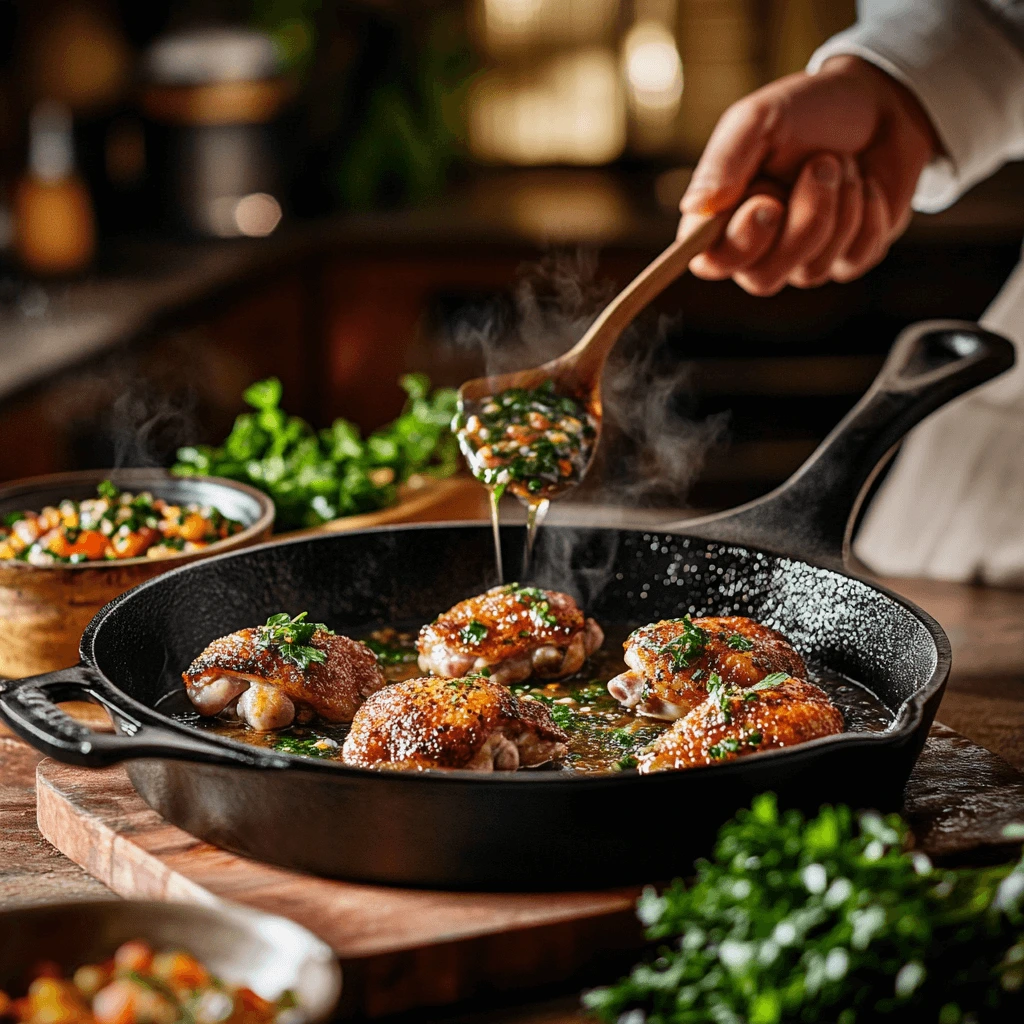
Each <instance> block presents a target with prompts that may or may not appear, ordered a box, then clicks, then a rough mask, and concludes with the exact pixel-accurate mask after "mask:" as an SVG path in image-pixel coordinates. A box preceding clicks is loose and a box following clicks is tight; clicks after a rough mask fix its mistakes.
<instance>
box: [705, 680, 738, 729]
mask: <svg viewBox="0 0 1024 1024" xmlns="http://www.w3.org/2000/svg"><path fill="white" fill-rule="evenodd" d="M735 695H736V687H735V686H730V685H728V684H727V683H723V682H722V677H721V676H720V675H719V674H718V673H717V672H712V673H711V674H710V675H709V676H708V698H709V699H710V701H711V702H712V703H713V704H714V705H715V707H717V708H718V711H719V714H720V715H721V718H722V721H723V722H725V724H726V725H728V724H729V723H730V722H731V721H732V698H733V697H734V696H735Z"/></svg>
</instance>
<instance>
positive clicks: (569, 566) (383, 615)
mask: <svg viewBox="0 0 1024 1024" xmlns="http://www.w3.org/2000/svg"><path fill="white" fill-rule="evenodd" d="M502 539H503V549H504V555H505V564H506V565H519V564H520V559H521V552H522V543H523V532H522V530H521V529H519V528H506V529H504V530H503V538H502ZM495 582H496V576H495V568H494V551H493V546H492V540H491V534H490V530H489V528H487V527H484V526H478V525H469V526H441V527H431V526H426V527H419V528H417V527H412V528H407V529H402V530H385V531H380V532H375V531H370V532H364V533H361V534H358V535H344V534H342V535H337V536H332V537H324V538H317V539H314V540H308V539H307V540H302V541H295V542H290V543H284V544H272V545H267V546H263V547H260V548H254V549H249V550H247V551H243V552H239V553H235V554H230V555H226V556H222V557H220V558H215V559H210V560H206V561H204V562H202V563H199V564H197V565H194V566H191V567H189V568H188V570H187V572H186V571H175V572H171V573H169V574H167V575H166V576H164V577H161V578H160V579H159V580H156V581H154V582H152V583H150V584H146V585H143V586H142V587H140V588H138V589H137V590H135V591H133V592H131V593H130V594H129V595H127V596H125V597H123V598H121V599H119V600H118V601H117V602H115V603H114V604H113V605H111V606H110V607H109V608H108V610H107V611H106V612H105V613H102V614H101V615H100V616H99V617H98V619H97V622H96V623H95V624H94V625H93V626H92V627H90V630H89V632H87V634H86V638H85V640H84V641H83V649H84V650H85V652H86V653H87V654H88V653H89V650H90V649H91V651H92V654H93V656H94V657H95V660H96V663H97V665H98V667H99V668H100V669H101V670H102V671H103V672H104V674H105V675H106V676H107V678H108V679H110V681H111V682H113V683H114V684H115V685H116V686H117V687H118V688H120V689H121V690H122V691H124V692H125V693H127V694H128V695H130V696H131V697H133V698H135V699H136V700H138V701H140V702H141V703H143V704H145V705H147V706H149V707H153V706H154V705H155V704H156V703H157V702H158V701H159V700H160V699H161V698H162V697H164V696H165V695H166V694H167V693H168V692H169V691H170V690H171V689H173V688H177V687H180V686H181V682H180V679H181V676H180V673H181V672H182V670H183V669H184V668H185V667H186V666H187V665H188V664H189V663H190V662H191V660H192V659H193V658H194V657H195V656H196V654H197V653H198V652H199V651H200V650H202V648H203V647H204V646H205V645H206V644H207V643H209V642H210V641H211V640H213V639H214V638H215V637H218V636H221V635H223V634H225V633H229V632H232V631H234V630H236V629H240V628H243V627H246V626H251V625H253V624H255V623H258V622H262V621H263V620H264V619H265V618H266V617H267V616H268V615H270V614H272V613H274V612H278V611H289V612H291V613H295V612H298V611H308V612H309V614H310V618H311V619H313V620H322V621H324V622H327V623H328V624H329V625H331V626H332V627H333V628H335V629H338V630H340V631H351V632H352V633H355V634H358V633H359V632H360V631H365V629H366V628H367V627H373V626H377V625H380V624H386V623H394V622H400V623H422V622H426V621H429V620H430V619H432V618H433V617H434V616H435V615H437V614H438V613H439V612H441V611H443V610H445V609H446V608H448V607H450V606H451V605H452V604H454V603H455V602H456V601H458V600H461V599H462V598H464V597H467V596H469V595H472V594H475V593H478V592H480V591H481V590H482V589H484V588H486V587H487V586H491V585H493V584H494V583H495ZM520 582H530V583H534V584H538V585H542V586H548V587H554V588H558V589H561V590H566V591H569V592H571V593H572V594H573V595H574V596H575V597H576V598H577V599H578V600H579V601H581V602H582V604H583V607H584V608H585V609H586V610H587V612H588V614H591V615H593V616H595V617H596V618H597V619H598V620H599V621H605V622H610V623H616V624H619V625H627V626H637V625H641V624H643V623H646V622H650V621H654V620H656V619H659V618H665V617H670V616H678V615H683V614H685V613H687V612H690V613H692V614H694V615H707V614H713V615H723V614H737V615H749V616H752V617H754V618H756V619H759V620H761V621H762V622H765V623H766V624H768V625H771V626H774V627H776V628H778V629H781V630H782V631H783V632H784V633H785V634H786V635H787V636H789V637H790V639H791V640H792V641H793V642H794V643H795V645H796V647H797V648H798V650H800V652H801V653H802V654H803V655H804V656H805V658H807V659H808V660H809V661H810V662H812V663H814V664H815V665H818V666H820V667H822V668H826V669H828V670H830V671H832V672H836V673H839V674H842V675H845V676H847V677H849V678H852V679H854V680H856V681H858V682H859V683H861V684H863V685H865V686H867V687H868V688H869V689H870V690H872V691H873V692H874V693H875V694H876V696H878V697H879V698H880V699H881V701H882V702H883V703H884V704H885V705H886V707H888V709H889V710H890V711H891V712H892V713H893V714H897V713H899V711H900V709H901V708H902V707H903V705H904V702H905V701H906V700H907V699H908V698H909V697H911V696H912V695H913V694H915V692H917V691H919V690H921V688H922V686H923V685H924V684H925V683H926V682H927V681H928V680H930V679H931V678H932V676H933V675H934V674H935V671H936V666H937V664H938V657H939V648H938V646H937V636H938V637H941V633H940V632H939V631H938V630H937V627H934V625H933V624H931V623H930V622H929V621H928V620H927V619H925V618H923V617H921V616H920V615H919V614H917V613H915V612H914V611H911V610H910V609H909V608H908V607H907V606H905V605H903V604H902V603H901V602H899V601H898V600H896V599H895V598H893V597H891V596H889V595H887V594H885V593H884V592H881V591H879V590H877V589H875V588H873V587H871V586H869V585H867V584H865V583H863V582H861V581H859V580H856V579H852V578H849V577H846V576H843V575H841V574H839V573H836V572H832V571H830V570H826V569H819V568H815V567H813V566H810V565H807V564H806V563H803V562H799V561H795V560H791V559H789V558H785V557H780V556H776V555H772V554H768V553H765V552H760V551H751V550H747V549H744V548H739V547H733V546H726V545H722V544H718V543H715V542H707V541H703V540H700V539H697V538H691V537H687V536H683V535H677V534H663V533H656V532H641V531H622V530H610V529H575V528H567V527H548V528H545V529H544V530H542V531H541V534H540V537H539V539H538V546H537V553H536V558H535V562H534V570H533V571H532V573H531V574H530V579H529V580H528V581H527V580H521V581H520ZM899 726H900V723H899V722H897V729H898V728H899Z"/></svg>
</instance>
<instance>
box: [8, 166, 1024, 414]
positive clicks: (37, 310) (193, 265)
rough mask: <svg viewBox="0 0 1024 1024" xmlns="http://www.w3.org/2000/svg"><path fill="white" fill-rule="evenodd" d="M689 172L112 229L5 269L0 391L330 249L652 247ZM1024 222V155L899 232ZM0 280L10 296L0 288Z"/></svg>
mask: <svg viewBox="0 0 1024 1024" xmlns="http://www.w3.org/2000/svg"><path fill="white" fill-rule="evenodd" d="M687 175H688V172H686V171H685V170H683V169H680V170H678V171H668V172H665V173H664V174H662V175H660V176H658V177H655V176H653V175H651V174H644V175H627V174H623V173H618V172H613V171H606V170H593V171H580V170H536V171H500V172H498V171H496V172H491V173H487V174H480V175H477V176H475V177H474V178H472V179H470V180H468V181H466V182H464V183H462V184H460V185H459V186H457V187H454V188H453V189H452V191H451V192H450V194H449V195H448V196H447V197H446V199H445V200H444V201H442V202H438V203H436V204H434V205H432V206H429V207H425V208H423V209H417V210H406V211H392V212H383V213H373V214H354V215H348V216H343V217H336V218H330V219H325V220H322V221H311V222H293V223H292V224H290V225H288V226H286V227H285V228H284V229H282V230H281V231H280V232H278V233H277V234H276V235H274V236H273V237H272V238H269V239H266V240H263V241H230V242H192V243H187V242H181V241H178V242H173V241H131V242H123V243H112V244H111V245H110V246H108V248H107V250H105V251H104V253H103V254H102V259H101V261H100V265H99V268H98V269H97V270H96V271H94V272H93V273H92V274H91V275H90V276H88V277H86V278H83V279H81V280H76V281H72V282H65V283H59V284H45V285H43V284H34V283H22V282H15V281H11V280H7V281H6V282H0V402H2V401H4V400H5V399H7V398H10V397H11V396H13V395H16V394H18V393H19V392H21V391H23V390H25V389H26V388H28V387H31V386H32V385H33V384H36V383H38V382H39V381H41V380H44V379H46V378H47V377H49V376H52V375H53V374H55V373H57V372H59V371H61V370H63V369H66V368H68V367H70V366H73V365H75V364H76V363H80V362H83V361H85V360H87V359H89V358H91V357H94V356H96V355H99V354H101V353H103V352H106V351H109V350H110V349H112V348H113V347H115V346H116V345H118V344H120V343H123V342H125V341H128V340H130V339H132V338H134V337H137V336H139V335H140V334H143V333H145V332H146V331H147V330H150V329H152V328H153V327H155V326H156V325H158V324H159V323H160V322H161V321H162V320H163V319H164V318H166V317H168V316H171V315H173V313H174V312H175V311H177V310H180V309H182V308H185V307H188V306H191V305H193V304H196V303H199V302H202V301H203V300H205V299H208V298H210V297H212V296H215V295H216V294H218V293H219V292H221V291H223V290H225V289H227V288H229V287H231V286H234V285H237V284H240V283H243V282H245V281H248V280H253V279H256V278H258V277H259V276H260V275H265V274H267V273H271V272H274V271H275V270H276V269H278V268H280V267H283V266H288V265H296V264H303V263H308V264H309V265H311V266H312V265H316V263H318V262H320V261H322V260H323V259H324V258H325V257H327V256H329V255H330V254H332V253H351V252H352V251H358V250H360V249H373V250H375V251H377V252H380V251H394V252H399V251H404V252H406V253H408V252H412V253H414V254H417V255H419V256H421V257H422V258H424V259H429V257H430V253H431V252H432V251H437V250H438V249H444V250H446V251H451V250H452V249H455V248H460V247H463V248H465V247H475V248H476V249H489V250H492V251H503V252H513V253H519V254H521V255H522V257H523V258H529V257H530V255H531V254H532V255H536V254H537V253H539V252H541V251H543V250H544V249H545V248H546V247H548V246H552V245H554V246H566V247H574V246H582V247H586V248H594V249H618V250H632V251H635V252H642V253H650V254H651V255H653V254H654V253H655V252H657V251H658V249H660V248H661V247H663V246H664V245H667V244H668V242H669V241H670V240H671V238H672V236H673V233H674V230H675V224H676V217H675V216H674V213H673V210H674V204H675V202H676V201H677V198H678V196H679V195H681V193H682V190H683V188H684V187H685V183H686V181H687ZM1022 235H1024V164H1014V165H1011V166H1009V167H1006V168H1004V169H1003V171H1001V172H1000V173H999V174H997V175H996V176H995V177H993V178H992V179H990V180H989V181H987V182H984V183H982V184H981V185H979V186H978V187H977V188H975V189H974V190H973V191H972V192H971V193H969V194H968V195H967V196H965V197H964V199H962V200H961V201H960V202H959V203H957V204H956V205H955V206H954V207H952V208H951V209H950V210H947V211H945V212H943V213H941V214H936V215H932V216H927V217H925V216H917V217H915V218H914V220H913V222H912V224H911V226H910V228H909V230H908V232H907V234H906V236H905V237H904V240H903V241H902V242H901V243H900V244H904V245H907V244H915V243H939V242H951V241H952V242H964V243H972V244H985V243H1001V244H1005V243H1007V242H1014V241H1017V240H1019V239H1020V238H1021V236H1022ZM4 292H6V297H4V294H3V293H4Z"/></svg>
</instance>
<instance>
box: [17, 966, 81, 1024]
mask: <svg viewBox="0 0 1024 1024" xmlns="http://www.w3.org/2000/svg"><path fill="white" fill-rule="evenodd" d="M28 998H29V1006H30V1007H31V1020H32V1024H76V1022H79V1021H82V1020H83V1018H85V1017H86V1016H87V1015H88V1009H87V1008H86V1006H85V1003H84V1002H83V1001H82V997H81V994H80V993H79V991H78V989H77V988H75V986H74V984H72V982H70V981H61V980H60V979H58V978H53V977H42V978H36V980H35V981H33V982H32V984H31V985H29V987H28Z"/></svg>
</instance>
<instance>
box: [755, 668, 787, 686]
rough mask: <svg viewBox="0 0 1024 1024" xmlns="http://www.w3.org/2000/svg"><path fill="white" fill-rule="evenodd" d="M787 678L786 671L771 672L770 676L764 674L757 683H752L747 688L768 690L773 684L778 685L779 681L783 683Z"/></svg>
mask: <svg viewBox="0 0 1024 1024" xmlns="http://www.w3.org/2000/svg"><path fill="white" fill-rule="evenodd" d="M788 678H789V673H788V672H773V673H772V674H771V675H770V676H765V677H764V679H762V680H761V681H760V682H759V683H754V685H753V686H751V687H748V689H751V690H770V689H771V688H772V687H773V686H778V685H779V683H784V682H785V681H786V680H787V679H788Z"/></svg>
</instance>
